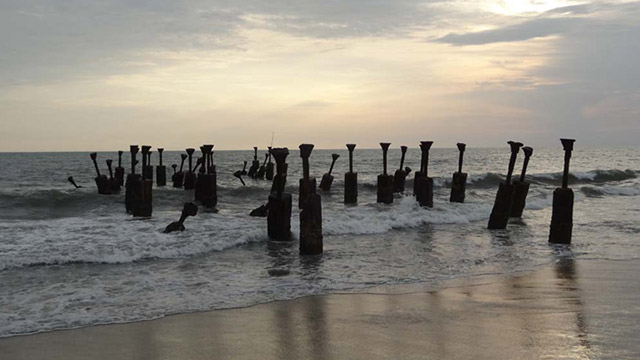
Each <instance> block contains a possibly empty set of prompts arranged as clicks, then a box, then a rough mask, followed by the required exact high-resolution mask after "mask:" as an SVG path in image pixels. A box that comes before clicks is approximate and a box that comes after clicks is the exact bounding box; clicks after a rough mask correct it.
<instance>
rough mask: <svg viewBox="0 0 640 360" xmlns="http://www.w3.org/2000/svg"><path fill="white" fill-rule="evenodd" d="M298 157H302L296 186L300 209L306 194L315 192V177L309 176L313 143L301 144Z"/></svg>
mask: <svg viewBox="0 0 640 360" xmlns="http://www.w3.org/2000/svg"><path fill="white" fill-rule="evenodd" d="M298 148H299V149H300V157H301V158H302V172H303V174H302V178H301V179H300V186H299V188H298V209H302V206H303V204H304V202H305V201H306V199H307V196H309V195H310V194H315V192H316V178H310V177H309V156H310V155H311V150H313V144H301V145H300V146H299V147H298Z"/></svg>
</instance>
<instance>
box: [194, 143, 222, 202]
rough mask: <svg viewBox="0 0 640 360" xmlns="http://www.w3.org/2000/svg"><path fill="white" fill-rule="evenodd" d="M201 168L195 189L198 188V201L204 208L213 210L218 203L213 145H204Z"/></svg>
mask: <svg viewBox="0 0 640 360" xmlns="http://www.w3.org/2000/svg"><path fill="white" fill-rule="evenodd" d="M203 151H204V158H203V160H202V165H201V166H202V168H201V170H202V169H204V171H201V172H200V173H199V174H198V182H197V189H199V190H200V199H199V200H200V202H201V203H202V206H203V207H204V208H205V210H208V211H215V208H216V205H218V188H217V179H216V177H217V174H216V171H215V167H214V165H213V145H204V146H203Z"/></svg>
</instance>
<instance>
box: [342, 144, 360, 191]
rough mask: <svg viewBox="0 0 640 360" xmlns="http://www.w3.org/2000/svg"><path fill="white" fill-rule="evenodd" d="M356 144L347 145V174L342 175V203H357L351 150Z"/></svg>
mask: <svg viewBox="0 0 640 360" xmlns="http://www.w3.org/2000/svg"><path fill="white" fill-rule="evenodd" d="M355 148H356V144H347V149H348V150H349V172H348V173H345V174H344V203H345V204H356V203H357V202H358V173H356V172H353V150H354V149H355Z"/></svg>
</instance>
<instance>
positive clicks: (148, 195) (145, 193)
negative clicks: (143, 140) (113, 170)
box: [133, 146, 153, 217]
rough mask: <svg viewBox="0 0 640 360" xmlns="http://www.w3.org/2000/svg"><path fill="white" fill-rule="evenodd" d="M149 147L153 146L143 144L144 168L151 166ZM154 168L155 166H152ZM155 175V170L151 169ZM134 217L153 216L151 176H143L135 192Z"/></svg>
mask: <svg viewBox="0 0 640 360" xmlns="http://www.w3.org/2000/svg"><path fill="white" fill-rule="evenodd" d="M149 149H151V146H142V151H141V152H142V168H143V169H144V168H145V166H149V164H148V163H147V161H148V160H149ZM152 169H153V168H152ZM151 174H152V175H153V171H151ZM134 199H135V201H134V206H133V216H134V217H151V214H152V212H153V180H152V179H150V178H144V176H143V178H142V180H141V181H140V182H139V186H138V189H137V191H136V192H135V193H134Z"/></svg>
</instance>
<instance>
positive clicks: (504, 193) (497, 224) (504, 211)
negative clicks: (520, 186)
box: [487, 141, 522, 229]
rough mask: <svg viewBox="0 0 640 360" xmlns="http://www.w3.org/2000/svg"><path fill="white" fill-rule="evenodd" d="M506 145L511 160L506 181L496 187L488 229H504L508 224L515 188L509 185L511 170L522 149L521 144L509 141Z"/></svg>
mask: <svg viewBox="0 0 640 360" xmlns="http://www.w3.org/2000/svg"><path fill="white" fill-rule="evenodd" d="M508 144H509V146H510V147H511V158H509V170H508V172H507V179H506V180H505V181H503V182H501V183H500V186H499V187H498V193H497V194H496V200H495V202H494V203H493V209H492V210H491V216H489V224H488V225H487V228H488V229H506V228H507V223H508V222H509V215H510V213H511V201H512V200H513V191H514V189H515V186H514V185H513V184H512V183H511V176H512V175H513V168H514V166H515V164H516V158H517V156H518V152H519V151H520V148H521V147H522V143H519V142H515V141H509V142H508Z"/></svg>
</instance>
